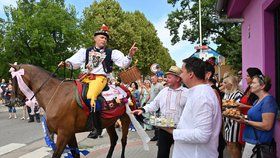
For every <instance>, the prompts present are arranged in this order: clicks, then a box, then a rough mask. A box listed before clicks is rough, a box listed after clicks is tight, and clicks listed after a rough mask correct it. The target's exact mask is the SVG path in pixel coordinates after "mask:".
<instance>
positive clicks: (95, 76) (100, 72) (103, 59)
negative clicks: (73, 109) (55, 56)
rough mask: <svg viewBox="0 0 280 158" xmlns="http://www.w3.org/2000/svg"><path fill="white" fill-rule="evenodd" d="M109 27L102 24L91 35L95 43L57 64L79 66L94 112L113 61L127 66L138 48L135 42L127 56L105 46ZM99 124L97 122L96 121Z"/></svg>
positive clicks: (111, 69) (75, 67) (74, 67)
mask: <svg viewBox="0 0 280 158" xmlns="http://www.w3.org/2000/svg"><path fill="white" fill-rule="evenodd" d="M108 31H109V28H108V26H106V25H104V24H103V25H102V27H101V29H100V30H98V31H96V32H95V33H94V36H93V41H94V42H95V45H94V46H93V47H90V48H88V49H85V48H81V49H80V50H79V51H78V52H77V53H75V54H74V55H73V56H72V57H70V58H68V59H67V60H66V61H65V62H61V63H60V64H59V66H62V65H66V66H67V67H68V68H73V69H79V68H81V70H82V72H83V75H81V78H80V79H81V80H82V82H85V83H89V89H88V92H87V99H91V101H90V104H91V106H92V107H93V111H94V112H95V108H96V107H95V101H96V99H97V96H98V95H99V94H100V93H101V92H102V90H103V89H104V87H105V86H106V84H107V77H108V76H110V73H111V72H112V71H113V63H114V64H116V65H117V66H118V67H121V68H127V67H128V66H129V65H130V63H131V60H132V57H133V56H134V54H135V52H136V51H137V50H138V48H137V47H135V43H134V44H133V45H132V47H131V48H130V50H129V53H128V55H127V56H124V54H123V53H122V52H120V51H119V50H116V49H114V50H112V49H108V48H106V45H107V41H108V40H109V32H108ZM97 115H99V114H98V113H95V116H96V118H95V119H99V116H97ZM95 122H100V121H95ZM97 124H99V123H97ZM96 126H98V127H96V128H97V133H99V134H101V131H102V129H101V125H96ZM97 133H96V132H94V133H91V134H92V135H89V137H90V138H97V136H98V135H97Z"/></svg>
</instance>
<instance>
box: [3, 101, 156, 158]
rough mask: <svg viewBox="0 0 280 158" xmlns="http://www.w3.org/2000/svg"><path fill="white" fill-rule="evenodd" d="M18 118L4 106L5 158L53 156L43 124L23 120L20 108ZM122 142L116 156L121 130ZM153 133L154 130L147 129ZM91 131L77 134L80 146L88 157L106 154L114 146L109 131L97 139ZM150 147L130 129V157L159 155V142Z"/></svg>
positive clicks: (152, 143) (128, 150) (42, 157)
mask: <svg viewBox="0 0 280 158" xmlns="http://www.w3.org/2000/svg"><path fill="white" fill-rule="evenodd" d="M17 110H18V111H17V113H18V118H17V119H14V118H12V119H8V112H7V107H4V106H1V105H0V129H1V130H0V140H1V141H0V157H1V158H46V157H51V153H52V151H51V149H50V148H48V147H47V146H46V144H45V142H44V139H43V130H42V126H41V124H40V123H36V122H35V123H27V120H20V117H21V114H22V110H21V108H17ZM117 133H118V135H119V140H118V145H117V146H116V149H115V152H114V155H113V157H120V152H121V145H120V143H121V142H120V139H121V132H119V131H118V130H117ZM147 133H148V134H149V135H151V136H152V135H153V131H148V132H147ZM87 135H88V132H84V133H79V134H76V136H77V138H78V142H79V148H80V149H87V150H89V151H90V152H91V153H90V154H89V155H88V156H86V157H100V158H102V157H106V153H107V151H108V148H109V146H110V143H109V137H108V134H107V133H105V134H104V137H103V138H99V139H96V140H93V139H88V138H86V136H87ZM149 147H150V150H149V151H145V150H144V149H143V146H142V142H141V141H140V138H139V136H138V135H137V133H136V132H129V135H128V144H127V150H126V157H128V158H130V157H131V158H132V157H133V158H138V157H139V158H143V156H144V157H156V151H157V146H156V144H155V142H150V143H149Z"/></svg>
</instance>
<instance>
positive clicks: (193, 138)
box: [163, 57, 222, 158]
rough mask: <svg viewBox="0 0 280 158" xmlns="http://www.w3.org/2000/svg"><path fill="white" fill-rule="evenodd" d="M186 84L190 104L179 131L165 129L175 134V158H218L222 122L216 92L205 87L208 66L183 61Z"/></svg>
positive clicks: (195, 59)
mask: <svg viewBox="0 0 280 158" xmlns="http://www.w3.org/2000/svg"><path fill="white" fill-rule="evenodd" d="M181 77H182V80H183V82H184V83H185V84H186V85H187V86H188V87H189V92H188V100H187V102H186V105H185V108H184V110H183V112H182V116H181V118H180V121H179V123H178V125H177V128H176V129H174V128H163V129H164V130H166V131H167V132H169V133H171V134H173V139H174V148H173V155H172V157H173V158H217V157H218V140H219V133H220V130H221V124H222V118H221V109H220V104H219V100H218V98H217V96H216V94H215V92H214V90H213V89H212V88H211V87H210V86H209V85H208V84H205V63H204V62H203V61H202V60H201V59H198V58H193V57H190V58H187V59H184V60H183V66H182V74H181Z"/></svg>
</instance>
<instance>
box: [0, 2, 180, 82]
mask: <svg viewBox="0 0 280 158" xmlns="http://www.w3.org/2000/svg"><path fill="white" fill-rule="evenodd" d="M5 13H6V15H7V20H6V21H4V22H0V31H3V34H1V35H0V44H1V49H0V51H1V56H2V57H1V63H0V68H1V70H0V72H1V74H0V76H5V77H7V76H8V73H7V71H8V64H7V63H8V62H9V63H13V62H15V61H17V62H18V63H30V64H34V65H38V66H41V67H43V68H44V69H47V70H49V71H54V69H55V68H56V66H57V64H58V63H59V61H61V60H65V59H66V58H68V57H70V56H72V55H73V53H75V52H76V51H77V50H78V49H79V48H81V47H86V48H87V47H90V46H92V45H93V41H92V36H93V34H94V32H95V31H96V30H99V29H100V26H101V25H102V24H107V25H108V26H109V28H110V30H109V32H110V39H109V41H108V44H109V45H108V47H109V48H113V49H118V50H120V51H122V52H124V54H128V52H129V49H130V47H131V45H132V44H133V43H134V42H136V43H137V47H138V48H139V51H138V52H137V53H136V55H135V57H134V61H135V60H136V59H137V60H138V64H137V66H138V67H139V68H140V70H141V71H142V73H143V74H144V75H147V74H149V73H150V69H149V68H150V65H151V64H153V63H158V64H160V65H161V67H162V69H163V70H167V69H168V68H169V67H170V66H171V65H175V62H174V61H173V60H172V59H171V57H170V55H169V52H168V50H167V49H166V48H164V47H163V45H162V43H161V42H160V39H159V38H158V37H157V33H156V30H155V28H154V26H153V25H152V23H151V22H149V21H148V20H147V19H146V17H145V16H144V14H143V13H141V12H139V11H135V12H125V11H123V10H122V8H121V6H120V4H119V3H118V2H117V1H115V0H101V1H98V2H97V1H94V2H93V3H92V4H91V5H90V6H89V7H87V8H85V9H84V11H83V13H84V17H83V18H82V19H77V17H76V10H75V7H74V6H69V7H66V6H65V3H64V0H40V1H36V0H19V1H18V2H17V7H16V8H15V7H12V6H7V7H5ZM1 28H3V29H1Z"/></svg>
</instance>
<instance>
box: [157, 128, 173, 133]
mask: <svg viewBox="0 0 280 158" xmlns="http://www.w3.org/2000/svg"><path fill="white" fill-rule="evenodd" d="M160 128H161V129H163V130H165V131H166V132H168V133H170V134H173V130H174V128H171V127H160Z"/></svg>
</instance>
